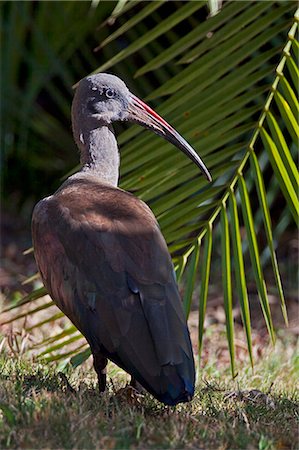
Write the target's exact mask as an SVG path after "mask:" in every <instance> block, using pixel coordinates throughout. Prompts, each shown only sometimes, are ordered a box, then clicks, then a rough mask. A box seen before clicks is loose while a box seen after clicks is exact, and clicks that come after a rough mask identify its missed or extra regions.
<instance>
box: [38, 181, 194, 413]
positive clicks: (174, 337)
mask: <svg viewBox="0 0 299 450" xmlns="http://www.w3.org/2000/svg"><path fill="white" fill-rule="evenodd" d="M32 233H33V243H34V251H35V257H36V261H37V264H38V267H39V270H40V272H41V275H42V278H43V281H44V283H45V286H46V287H47V289H48V291H49V293H50V295H51V297H52V298H53V300H54V301H55V302H56V303H57V305H58V307H59V308H60V309H61V310H62V311H63V312H64V313H65V314H66V315H67V316H68V317H69V318H70V319H71V321H72V322H73V323H74V324H75V325H76V326H77V328H78V329H79V330H80V331H81V332H82V333H83V334H84V335H85V337H86V339H87V340H88V342H89V344H90V346H91V350H92V351H93V352H101V353H102V354H104V355H105V356H106V357H108V358H109V359H111V360H112V361H114V362H115V363H116V364H118V365H119V366H120V367H122V368H123V369H125V370H126V371H127V372H129V373H130V374H131V375H132V376H134V377H135V378H136V380H137V381H138V382H139V383H141V384H142V385H143V386H144V387H145V388H146V389H147V390H148V391H149V392H151V393H152V394H153V395H154V396H155V397H156V398H157V399H158V400H160V401H162V402H164V403H166V404H169V405H173V404H176V403H178V402H181V401H187V400H190V398H191V397H192V396H193V392H194V380H195V371H194V360H193V353H192V347H191V343H190V337H189V332H188V328H187V324H186V320H185V317H184V314H183V309H182V304H181V299H180V297H179V293H178V289H177V285H176V281H175V277H174V271H173V266H172V262H171V259H170V256H169V253H168V250H167V246H166V243H165V241H164V238H163V236H162V234H161V232H160V230H159V227H158V224H157V222H156V219H155V217H154V216H153V214H152V212H151V210H150V209H149V208H148V207H147V206H146V205H145V204H144V203H143V202H141V201H140V200H139V199H137V198H136V197H134V196H133V195H131V194H129V193H127V192H125V191H122V190H121V189H118V188H115V187H113V186H111V185H109V184H104V183H101V182H100V181H99V180H98V179H96V178H95V177H93V176H91V175H84V174H77V175H75V176H74V177H71V178H69V179H68V180H67V181H66V183H64V185H62V187H61V188H60V189H59V190H58V191H57V192H56V193H55V194H54V195H53V196H51V197H48V198H47V199H44V200H42V201H41V202H39V204H38V205H37V206H36V208H35V210H34V214H33V221H32Z"/></svg>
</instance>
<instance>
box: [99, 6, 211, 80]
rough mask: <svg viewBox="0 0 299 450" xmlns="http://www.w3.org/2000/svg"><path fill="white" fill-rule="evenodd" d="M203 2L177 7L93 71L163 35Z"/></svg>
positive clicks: (122, 57) (114, 62)
mask: <svg viewBox="0 0 299 450" xmlns="http://www.w3.org/2000/svg"><path fill="white" fill-rule="evenodd" d="M204 4H205V2H203V1H196V2H188V3H186V4H185V5H184V6H183V7H181V8H179V9H178V11H176V12H175V13H173V14H172V15H171V16H170V17H168V18H167V19H164V20H163V21H162V22H161V23H159V24H158V25H156V26H155V27H154V28H153V29H152V30H150V31H148V32H147V33H146V34H144V35H142V36H141V37H140V38H139V39H137V40H136V41H135V42H132V44H130V45H129V46H128V47H127V48H125V49H124V50H121V51H120V52H118V53H117V54H116V55H115V56H112V58H110V59H109V60H108V61H107V62H106V63H104V64H102V65H101V66H100V67H98V68H97V70H95V71H94V72H93V73H97V72H104V71H105V70H107V69H109V68H110V67H112V66H113V65H115V64H117V63H119V62H120V61H122V60H123V59H125V58H127V57H128V56H130V55H132V54H133V53H135V52H136V51H138V50H140V49H142V48H143V47H145V46H146V45H148V44H149V43H150V42H152V41H153V40H154V39H156V38H158V37H159V36H161V35H163V34H164V33H166V32H167V31H168V30H170V29H172V28H173V27H174V26H176V25H177V24H179V23H180V22H182V21H183V20H184V19H186V18H187V17H189V16H192V14H193V13H194V12H195V11H196V10H198V9H199V8H202V6H203V5H204Z"/></svg>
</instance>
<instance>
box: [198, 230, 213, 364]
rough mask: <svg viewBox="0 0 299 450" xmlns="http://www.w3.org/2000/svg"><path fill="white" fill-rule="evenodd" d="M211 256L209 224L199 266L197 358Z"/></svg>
mask: <svg viewBox="0 0 299 450" xmlns="http://www.w3.org/2000/svg"><path fill="white" fill-rule="evenodd" d="M211 255H212V226H211V225H210V224H209V225H208V227H207V233H206V236H205V244H204V250H203V257H202V265H201V277H200V278H201V286H200V294H199V316H198V357H199V358H200V356H201V351H202V338H203V332H204V321H205V315H206V307H207V297H208V286H209V277H210V269H211Z"/></svg>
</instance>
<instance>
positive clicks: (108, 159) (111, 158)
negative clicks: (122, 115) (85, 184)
mask: <svg viewBox="0 0 299 450" xmlns="http://www.w3.org/2000/svg"><path fill="white" fill-rule="evenodd" d="M77 145H78V146H79V149H80V152H81V164H82V169H81V172H88V173H91V174H92V175H95V176H97V177H98V178H99V179H101V180H103V181H106V182H108V183H111V184H112V185H113V186H117V184H118V176H119V153H118V147H117V141H116V138H115V135H114V132H113V128H112V126H111V125H102V126H100V127H99V124H98V123H97V128H93V129H89V128H88V127H87V128H85V129H83V130H81V132H80V134H79V142H78V141H77Z"/></svg>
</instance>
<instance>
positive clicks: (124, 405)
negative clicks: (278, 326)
mask: <svg viewBox="0 0 299 450" xmlns="http://www.w3.org/2000/svg"><path fill="white" fill-rule="evenodd" d="M215 332H216V330H215ZM296 363H297V364H298V359H297V358H296V352H295V346H294V339H289V338H286V337H285V336H284V338H283V339H279V341H278V343H277V345H276V348H275V350H273V349H268V350H267V351H264V353H263V357H262V358H260V360H259V361H258V362H257V364H256V367H255V372H254V374H253V373H252V371H251V369H249V368H248V367H246V365H245V366H244V368H241V369H240V370H239V376H238V378H237V381H233V380H231V378H230V375H229V370H228V368H226V369H225V368H222V370H219V368H216V366H215V365H214V364H212V362H211V364H209V363H208V362H207V364H205V370H204V372H203V371H202V370H201V371H200V373H199V381H198V385H197V391H196V396H195V398H194V400H193V401H192V402H191V403H190V404H187V405H179V406H177V407H176V408H168V407H164V406H163V405H161V404H159V403H158V402H157V401H155V400H154V399H153V398H152V397H151V396H150V395H145V396H141V397H136V396H131V395H130V393H128V391H126V390H125V391H124V390H121V391H119V390H120V389H121V388H122V387H124V385H125V384H126V376H125V375H124V373H123V372H121V371H120V370H119V369H117V368H116V367H115V366H113V365H111V366H110V369H109V375H110V378H111V379H112V380H113V382H110V383H109V389H108V391H107V392H106V393H105V394H104V395H102V396H99V394H98V391H97V387H96V378H95V374H94V373H93V371H92V370H90V367H89V366H90V364H89V363H87V364H85V365H84V367H79V368H78V369H76V370H73V369H71V368H68V369H67V372H66V374H65V375H66V378H65V377H63V376H61V375H60V374H59V372H58V369H57V367H56V366H49V365H45V364H42V363H40V362H36V361H29V360H26V359H24V358H19V359H18V358H9V357H8V355H6V356H5V355H4V356H3V357H2V360H0V383H1V384H0V447H1V448H26V449H27V448H49V449H54V448H84V449H87V448H88V449H89V448H97V449H100V448H108V449H110V448H111V449H123V448H134V449H135V448H136V449H145V448H146V449H156V448H177V449H189V448H190V449H191V448H209V449H211V448H213V449H214V448H215V449H224V448H237V449H239V448H242V449H243V448H248V449H256V448H258V449H260V450H266V449H272V448H273V449H274V448H280V449H284V448H293V449H296V448H298V427H297V426H298V424H297V419H298V393H297V392H296V381H297V379H298V367H297V368H296ZM296 370H297V373H296ZM203 377H205V379H203ZM67 380H68V381H67Z"/></svg>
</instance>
